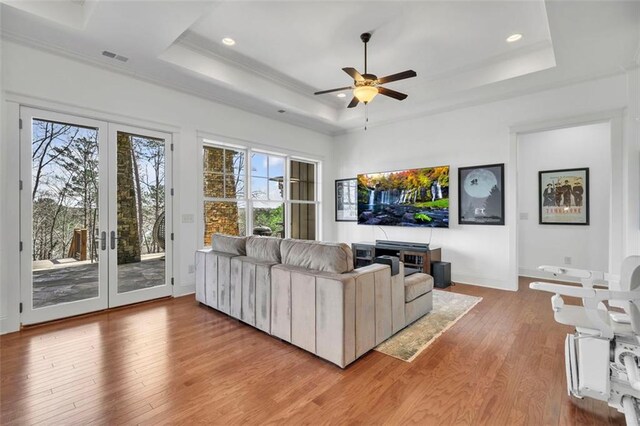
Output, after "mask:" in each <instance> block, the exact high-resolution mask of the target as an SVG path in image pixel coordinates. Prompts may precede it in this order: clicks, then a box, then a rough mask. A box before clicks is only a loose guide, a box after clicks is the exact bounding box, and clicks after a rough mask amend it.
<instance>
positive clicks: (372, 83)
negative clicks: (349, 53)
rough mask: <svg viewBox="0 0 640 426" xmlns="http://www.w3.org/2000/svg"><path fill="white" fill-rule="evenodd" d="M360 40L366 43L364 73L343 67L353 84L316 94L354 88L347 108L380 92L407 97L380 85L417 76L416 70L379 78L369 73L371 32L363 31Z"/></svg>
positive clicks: (366, 102)
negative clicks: (368, 44) (368, 55)
mask: <svg viewBox="0 0 640 426" xmlns="http://www.w3.org/2000/svg"><path fill="white" fill-rule="evenodd" d="M360 40H362V42H363V43H364V74H360V73H359V72H358V71H357V70H356V69H355V68H342V71H344V72H346V73H347V74H349V75H350V76H351V78H353V86H345V87H339V88H337V89H330V90H322V91H320V92H315V93H314V95H324V94H325V93H331V92H340V91H343V90H348V89H352V90H353V99H351V102H349V105H347V108H353V107H355V106H356V105H358V103H360V102H362V103H364V104H365V105H366V104H368V103H369V102H371V100H372V99H373V98H374V97H375V96H376V95H377V94H378V93H380V94H381V95H385V96H389V97H390V98H393V99H397V100H399V101H402V100H404V99H406V98H407V95H406V94H404V93H400V92H396V91H395V90H391V89H387V88H386V87H382V86H380V85H381V84H385V83H391V82H392V81H398V80H404V79H405V78H411V77H415V76H416V75H418V74H416V72H415V71H414V70H407V71H403V72H399V73H397V74H391V75H388V76H386V77H381V78H378V77H377V76H376V75H374V74H368V73H367V43H368V42H369V40H371V33H363V34H361V35H360Z"/></svg>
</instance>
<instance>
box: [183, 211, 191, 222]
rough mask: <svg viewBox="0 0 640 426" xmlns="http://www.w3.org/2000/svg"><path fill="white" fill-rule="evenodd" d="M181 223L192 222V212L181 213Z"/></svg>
mask: <svg viewBox="0 0 640 426" xmlns="http://www.w3.org/2000/svg"><path fill="white" fill-rule="evenodd" d="M182 223H193V214H192V213H187V214H183V215H182Z"/></svg>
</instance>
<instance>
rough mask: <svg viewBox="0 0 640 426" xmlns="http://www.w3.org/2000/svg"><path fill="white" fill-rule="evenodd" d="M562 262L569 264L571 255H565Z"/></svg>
mask: <svg viewBox="0 0 640 426" xmlns="http://www.w3.org/2000/svg"><path fill="white" fill-rule="evenodd" d="M564 264H565V265H571V257H569V256H565V257H564Z"/></svg>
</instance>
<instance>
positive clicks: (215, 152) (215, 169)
mask: <svg viewBox="0 0 640 426" xmlns="http://www.w3.org/2000/svg"><path fill="white" fill-rule="evenodd" d="M244 159H245V155H244V152H242V151H237V150H234V149H226V148H218V147H214V146H205V147H203V183H204V188H203V191H204V196H205V197H214V198H244V163H245V160H244ZM225 184H226V185H225Z"/></svg>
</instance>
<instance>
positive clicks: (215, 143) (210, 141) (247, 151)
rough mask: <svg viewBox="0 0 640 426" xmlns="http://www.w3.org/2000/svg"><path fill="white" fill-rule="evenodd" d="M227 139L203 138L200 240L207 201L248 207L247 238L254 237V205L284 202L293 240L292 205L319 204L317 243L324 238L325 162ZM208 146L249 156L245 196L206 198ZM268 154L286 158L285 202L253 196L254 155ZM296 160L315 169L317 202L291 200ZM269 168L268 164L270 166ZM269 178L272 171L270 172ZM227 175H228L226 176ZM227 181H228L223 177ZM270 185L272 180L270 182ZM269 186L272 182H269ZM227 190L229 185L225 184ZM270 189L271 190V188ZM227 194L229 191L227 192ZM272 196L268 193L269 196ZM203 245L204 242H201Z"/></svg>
mask: <svg viewBox="0 0 640 426" xmlns="http://www.w3.org/2000/svg"><path fill="white" fill-rule="evenodd" d="M224 139H226V138H220V137H215V138H212V137H204V136H203V137H199V142H200V144H199V148H200V151H199V175H198V181H199V182H198V183H199V186H198V187H199V190H198V205H199V207H198V213H199V214H198V218H199V219H198V222H197V223H198V234H199V237H198V238H203V239H204V237H205V235H204V232H205V224H204V210H205V209H204V203H205V202H235V203H238V204H239V203H244V206H245V218H244V219H245V229H244V233H245V235H246V236H249V235H252V234H253V231H252V230H253V228H254V224H253V208H254V203H258V204H260V203H274V204H275V203H282V204H283V205H284V236H285V238H290V236H291V209H292V204H308V205H315V222H316V223H315V237H316V240H321V239H322V233H321V232H322V226H321V223H322V208H321V207H322V196H321V194H322V184H321V182H320V179H321V177H322V160H320V159H314V158H309V157H306V156H301V155H297V154H294V153H291V152H283V151H281V150H277V149H270V148H269V147H261V146H255V145H251V144H236V143H229V142H226V141H225V140H224ZM206 147H213V148H222V149H233V150H235V151H242V152H243V153H244V156H245V167H244V173H243V178H244V182H245V184H244V194H243V197H242V198H240V197H236V198H220V197H206V196H205V194H204V161H203V153H204V149H205V148H206ZM253 153H259V154H266V155H272V156H279V157H282V158H283V159H284V181H283V189H282V198H283V199H282V200H281V201H280V200H270V199H268V196H267V199H266V200H261V199H253V198H252V197H251V194H252V185H251V168H252V164H251V163H252V158H251V157H252V154H253ZM292 161H298V162H304V163H309V164H313V165H314V166H315V167H314V186H315V187H314V192H315V194H314V195H315V197H314V198H315V199H314V200H313V201H309V200H292V199H291V198H290V192H291V191H290V185H291V163H292ZM267 168H268V163H267ZM267 175H268V170H267ZM223 176H224V173H223ZM223 181H226V179H224V177H223ZM267 182H268V181H267ZM267 185H268V183H267ZM225 188H226V182H225ZM267 188H268V187H267ZM223 194H224V195H226V192H223ZM267 195H268V194H267ZM200 241H201V243H200V244H202V243H203V241H204V240H200Z"/></svg>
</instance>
